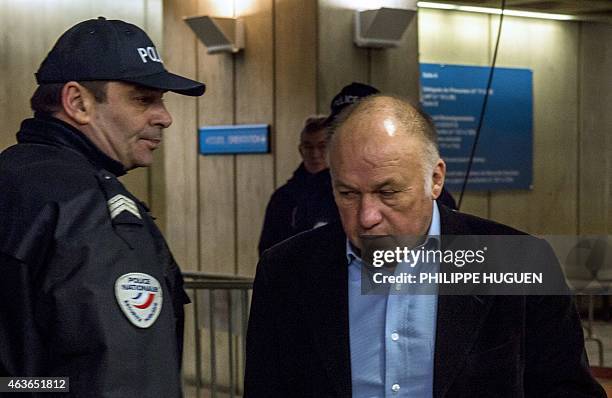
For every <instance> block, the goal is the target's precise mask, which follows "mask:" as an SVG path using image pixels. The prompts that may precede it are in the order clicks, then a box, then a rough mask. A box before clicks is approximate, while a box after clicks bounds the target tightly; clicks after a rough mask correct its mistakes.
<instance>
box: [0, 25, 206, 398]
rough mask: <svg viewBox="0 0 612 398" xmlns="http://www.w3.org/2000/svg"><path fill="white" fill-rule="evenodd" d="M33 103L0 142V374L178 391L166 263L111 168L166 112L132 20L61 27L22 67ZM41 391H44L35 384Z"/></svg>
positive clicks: (131, 157) (172, 292) (162, 81)
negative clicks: (13, 134)
mask: <svg viewBox="0 0 612 398" xmlns="http://www.w3.org/2000/svg"><path fill="white" fill-rule="evenodd" d="M36 80H37V82H38V84H39V86H38V89H37V90H36V92H35V93H34V95H33V97H32V101H31V102H32V108H33V109H34V117H33V118H31V119H27V120H24V121H23V123H22V125H21V129H20V131H19V132H18V134H17V141H18V144H17V145H14V146H12V147H10V148H8V149H6V150H5V151H4V152H2V153H1V154H0V187H2V188H1V189H0V220H1V223H0V274H1V276H0V303H1V304H0V376H11V377H23V376H38V377H51V376H53V377H59V376H63V377H69V378H70V379H69V389H70V393H69V394H63V395H62V396H67V395H68V396H77V397H130V396H133V397H145V396H149V397H180V396H182V392H181V377H180V364H181V352H182V339H183V318H184V317H183V305H184V304H185V303H187V302H188V301H189V300H188V298H187V296H186V294H185V292H184V290H183V280H182V277H181V273H180V269H179V267H178V266H177V264H176V263H175V261H174V259H173V258H172V255H171V253H170V251H169V249H168V246H167V245H166V242H165V241H164V239H163V237H162V235H161V234H160V232H159V230H158V229H157V227H156V226H155V223H154V222H153V220H152V218H151V216H150V215H149V212H148V209H147V207H146V206H145V205H144V204H143V203H142V202H140V201H139V200H138V199H137V198H136V197H134V196H133V195H132V194H131V193H130V192H129V191H128V190H126V188H125V187H124V186H123V185H122V184H121V182H119V180H118V179H117V177H119V176H121V175H123V174H125V173H126V171H128V170H130V169H133V168H135V167H140V166H149V165H150V164H151V162H152V160H153V159H152V152H153V151H154V150H155V149H156V148H157V147H158V146H159V145H160V143H161V141H162V131H163V129H164V128H166V127H168V126H169V125H170V124H171V122H172V118H171V116H170V114H169V113H168V111H167V110H166V108H165V107H164V104H163V100H162V96H163V94H164V92H166V91H173V92H176V93H179V94H184V95H190V96H199V95H202V94H203V93H204V89H205V87H204V85H203V84H202V83H199V82H196V81H193V80H189V79H186V78H183V77H180V76H177V75H174V74H171V73H169V72H168V71H166V69H165V68H164V65H163V63H162V60H161V57H160V54H159V52H158V51H157V50H156V48H155V46H154V45H153V43H152V42H151V40H150V39H149V37H148V36H147V35H146V33H145V32H144V31H142V30H141V29H140V28H138V27H136V26H134V25H132V24H128V23H125V22H123V21H118V20H106V19H104V18H102V17H100V18H99V19H95V20H88V21H84V22H81V23H79V24H77V25H75V26H74V27H72V28H70V29H69V30H68V31H66V32H65V33H64V34H63V35H62V36H61V37H60V39H59V40H58V42H57V43H56V44H55V46H54V47H53V49H52V50H51V52H50V53H49V54H48V55H47V57H46V59H45V60H44V61H43V63H42V64H41V66H40V68H39V70H38V72H37V73H36ZM44 396H49V394H45V395H44Z"/></svg>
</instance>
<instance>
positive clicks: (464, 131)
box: [421, 64, 533, 191]
mask: <svg viewBox="0 0 612 398" xmlns="http://www.w3.org/2000/svg"><path fill="white" fill-rule="evenodd" d="M489 70H490V68H488V67H481V66H463V65H439V64H421V103H422V105H423V108H424V109H425V111H426V112H427V113H428V114H429V115H430V116H431V117H432V118H433V120H434V123H435V125H436V129H437V131H438V140H439V145H440V153H441V155H442V158H443V159H444V161H445V162H446V166H447V174H446V187H447V188H448V189H449V190H451V191H459V190H461V185H462V184H463V179H464V177H465V173H466V171H467V165H468V160H469V157H470V152H471V149H472V145H473V143H474V137H475V135H476V129H477V128H478V120H479V117H480V112H481V108H482V103H483V100H484V94H485V91H486V86H487V80H488V76H489ZM532 125H533V72H532V71H531V70H528V69H514V68H495V73H494V75H493V82H492V85H491V90H490V95H489V102H488V104H487V109H486V113H485V118H484V121H483V126H482V130H481V132H480V138H479V140H478V146H477V147H476V154H475V157H474V163H473V164H472V170H471V172H470V179H469V181H468V185H467V189H468V190H504V189H531V188H532V179H533V133H532Z"/></svg>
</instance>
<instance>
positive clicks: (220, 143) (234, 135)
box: [198, 124, 270, 155]
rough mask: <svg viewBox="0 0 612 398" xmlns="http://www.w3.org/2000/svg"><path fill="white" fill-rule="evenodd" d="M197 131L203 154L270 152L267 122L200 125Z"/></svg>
mask: <svg viewBox="0 0 612 398" xmlns="http://www.w3.org/2000/svg"><path fill="white" fill-rule="evenodd" d="M198 133H199V140H200V153H201V154H203V155H211V154H216V155H218V154H234V153H268V152H270V126H269V125H267V124H238V125H232V126H206V127H200V128H199V130H198Z"/></svg>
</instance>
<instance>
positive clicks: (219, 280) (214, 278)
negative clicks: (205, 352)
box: [183, 272, 253, 398]
mask: <svg viewBox="0 0 612 398" xmlns="http://www.w3.org/2000/svg"><path fill="white" fill-rule="evenodd" d="M183 278H184V280H185V281H184V288H185V289H187V290H191V291H192V298H193V311H194V331H193V332H194V334H195V349H196V357H195V371H196V383H195V384H196V396H197V397H200V392H201V389H202V388H203V387H204V384H203V383H202V371H203V369H202V367H203V366H202V365H203V364H202V360H201V358H200V353H201V349H202V340H201V337H200V333H199V327H200V326H199V325H200V317H199V315H200V311H199V309H198V306H199V301H200V298H201V297H207V298H208V305H207V307H208V322H209V328H210V342H209V344H210V361H209V363H210V377H211V378H210V384H209V385H208V387H209V388H210V396H211V398H215V397H216V396H217V392H224V393H229V397H230V398H233V397H235V396H236V392H237V390H238V389H237V387H238V386H237V385H236V384H235V383H234V380H235V378H236V373H235V372H240V373H242V371H243V370H244V368H243V367H242V366H244V364H242V366H241V365H238V367H237V368H236V369H234V362H235V361H236V360H237V359H236V358H237V357H235V355H234V350H235V348H234V338H237V337H238V335H241V338H240V340H239V343H238V345H237V346H236V348H237V349H238V350H239V351H241V353H242V355H241V357H242V359H243V360H244V356H245V347H246V327H247V322H248V307H249V291H250V290H251V289H252V288H253V278H250V277H245V276H240V275H222V274H207V273H203V272H184V273H183ZM217 290H219V291H226V292H228V296H227V299H228V303H227V308H226V311H227V313H226V316H227V325H225V326H227V337H228V365H229V386H227V387H225V386H220V385H218V384H217V362H218V361H217V350H216V343H215V334H216V329H217V327H218V326H221V327H223V325H224V323H222V324H220V325H217V319H215V318H216V316H215V307H216V306H215V300H216V298H215V294H214V292H215V291H217ZM204 291H207V292H204ZM232 291H238V292H239V298H238V300H237V302H234V300H233V299H232V296H233V293H232ZM235 310H238V311H240V314H241V319H240V321H239V322H240V326H239V327H238V330H236V329H234V326H233V324H232V317H233V315H232V314H233V312H234V311H235ZM238 377H239V376H238Z"/></svg>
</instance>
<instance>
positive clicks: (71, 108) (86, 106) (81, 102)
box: [62, 81, 95, 125]
mask: <svg viewBox="0 0 612 398" xmlns="http://www.w3.org/2000/svg"><path fill="white" fill-rule="evenodd" d="M94 101H95V98H94V97H93V95H92V94H91V93H90V92H89V91H88V90H87V89H86V88H85V87H83V86H82V85H80V84H79V83H77V82H72V81H71V82H68V83H66V84H64V87H63V88H62V109H63V111H64V113H65V114H66V115H67V116H68V117H69V118H70V119H72V120H73V121H74V122H75V123H77V124H79V125H85V124H89V122H90V121H91V118H92V109H93V102H94Z"/></svg>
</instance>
